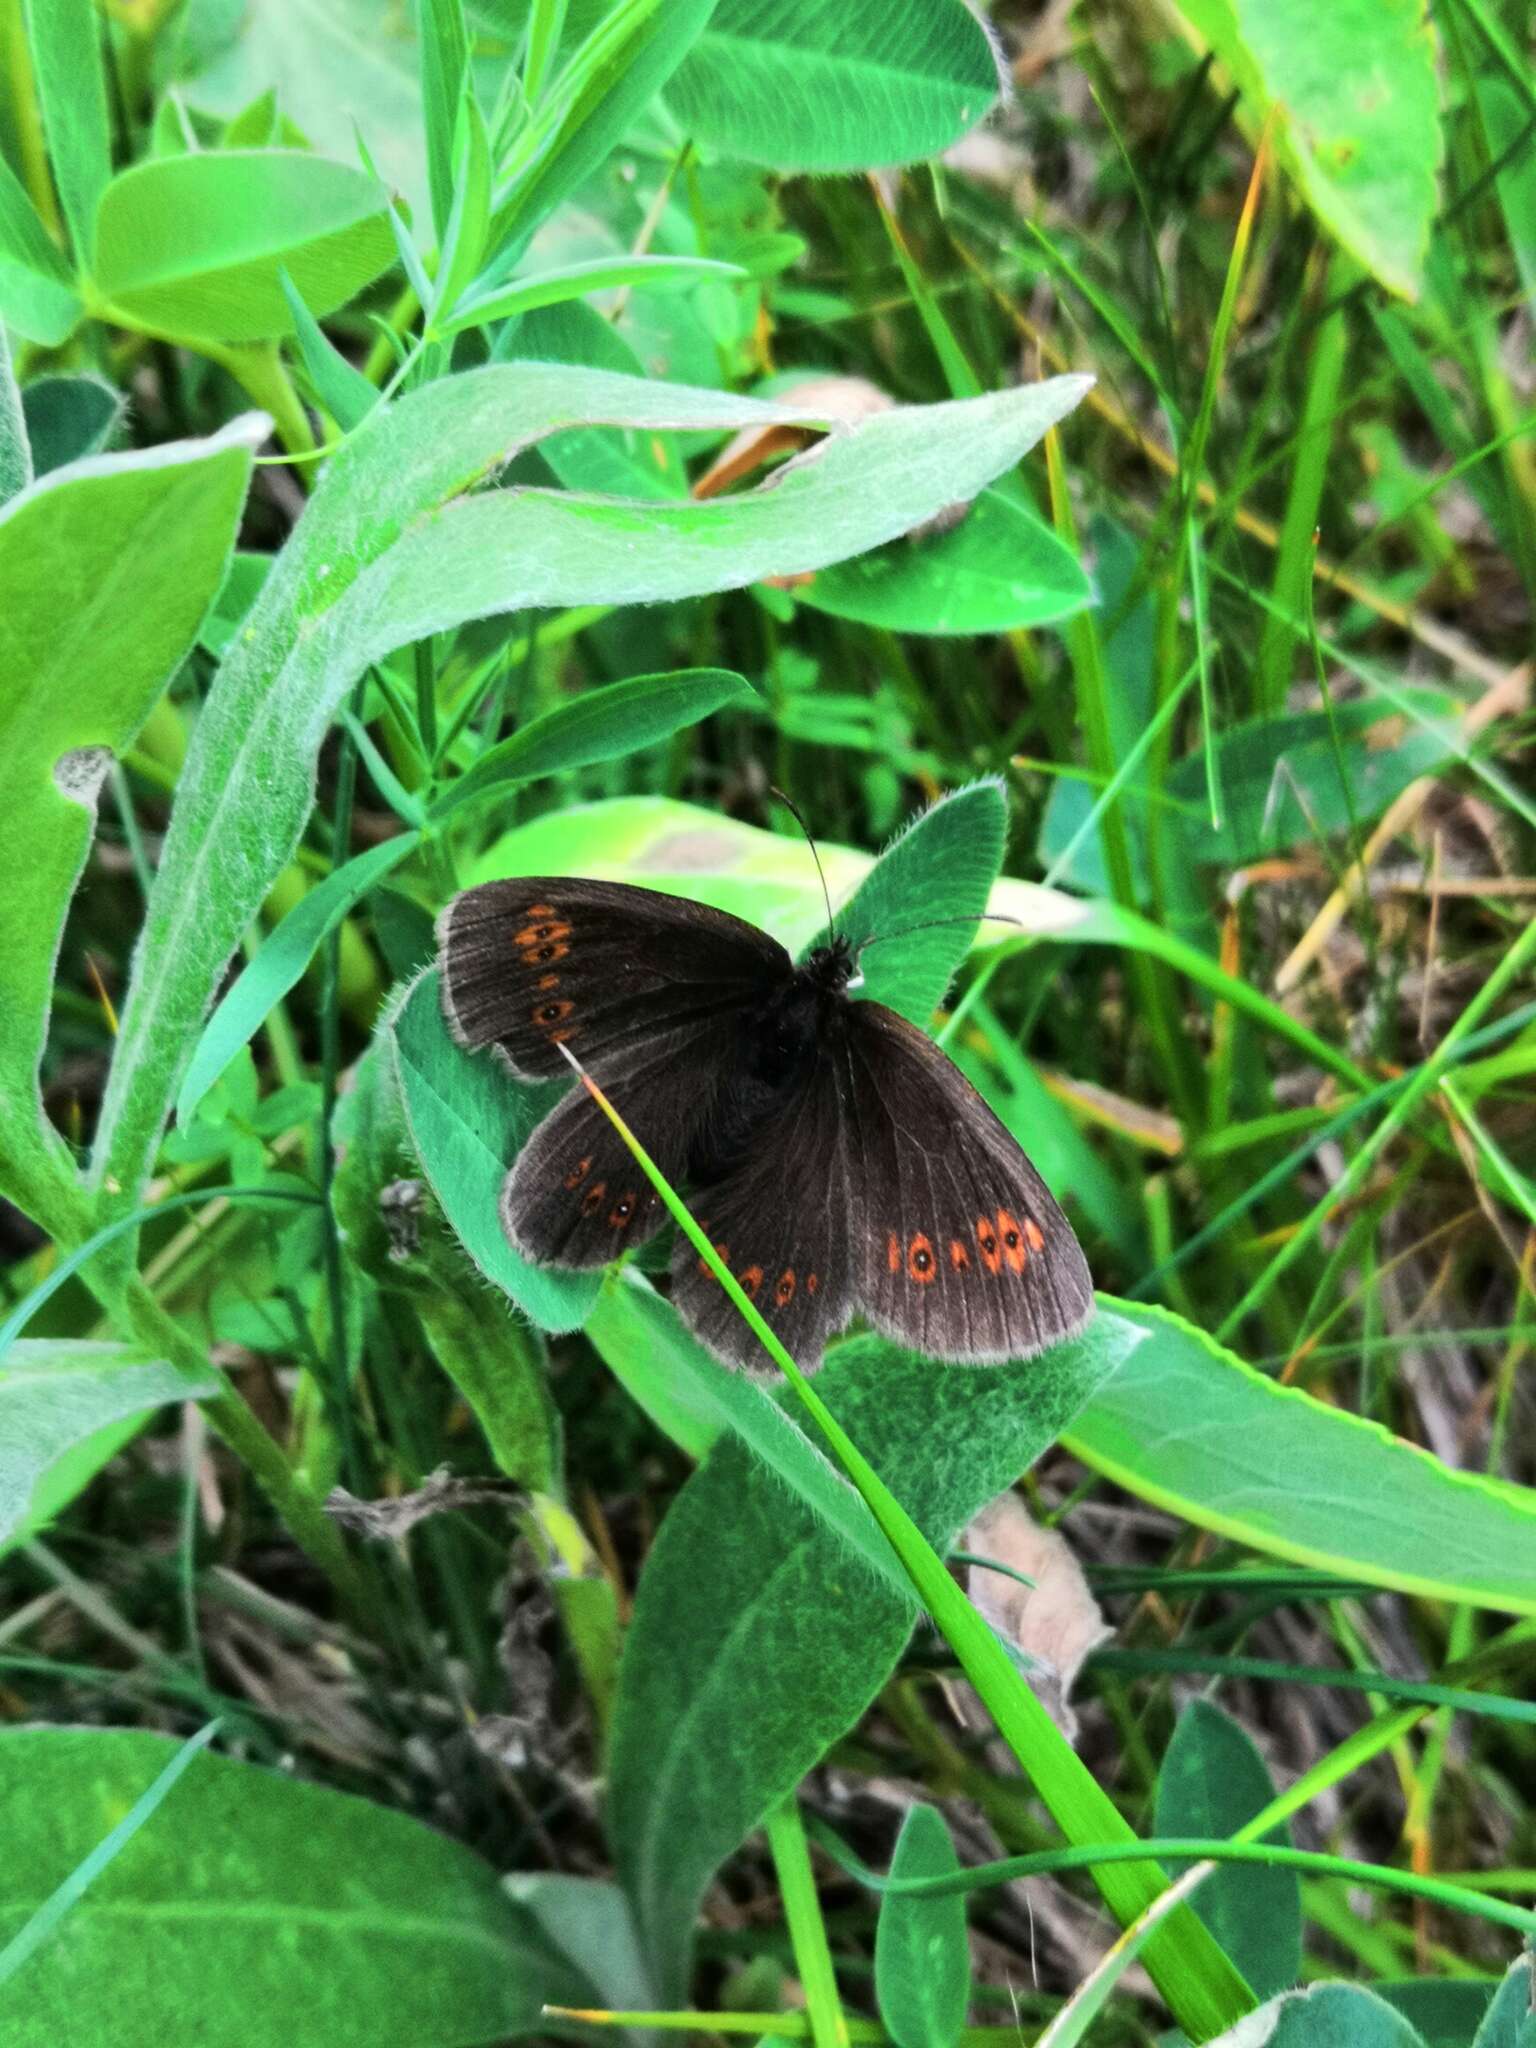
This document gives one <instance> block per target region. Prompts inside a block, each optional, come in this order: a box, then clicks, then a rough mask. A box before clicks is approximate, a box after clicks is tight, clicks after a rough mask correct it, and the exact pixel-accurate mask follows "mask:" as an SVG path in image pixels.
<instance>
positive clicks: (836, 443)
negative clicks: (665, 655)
mask: <svg viewBox="0 0 1536 2048" xmlns="http://www.w3.org/2000/svg"><path fill="white" fill-rule="evenodd" d="M1086 388H1087V381H1086V380H1085V379H1083V378H1080V377H1063V378H1056V379H1053V380H1051V381H1049V382H1047V383H1045V384H1041V385H1034V386H1031V387H1028V388H1026V389H1023V390H1018V391H1007V392H999V393H997V394H996V395H994V396H991V397H988V398H982V399H972V400H967V401H964V402H961V403H956V404H950V405H937V406H929V407H921V406H920V407H910V408H897V409H896V410H894V411H891V412H887V413H883V414H881V415H880V416H879V417H878V418H875V419H870V420H867V421H865V422H863V423H862V424H860V425H859V426H856V427H850V428H848V429H847V430H846V431H844V432H841V433H836V434H833V435H832V436H831V437H830V438H829V440H828V441H827V442H826V443H825V444H824V445H823V446H822V447H821V448H820V449H819V450H818V451H817V453H816V455H815V456H814V458H813V459H811V460H808V461H804V462H802V463H800V464H797V465H795V466H794V467H793V468H789V469H785V470H781V471H780V472H779V473H778V474H777V476H776V477H775V479H774V481H773V484H772V485H771V486H769V487H765V488H761V489H759V490H756V491H752V492H749V493H747V494H745V495H743V496H741V497H736V498H728V499H713V500H710V501H709V502H707V503H703V504H699V503H695V502H685V503H681V504H673V503H666V504H656V505H646V506H644V507H641V506H636V505H632V504H623V503H619V504H615V503H613V502H611V501H608V500H600V499H586V498H578V497H575V496H572V495H568V494H565V493H561V492H554V491H540V490H516V491H480V492H476V493H474V494H473V495H471V496H468V497H463V496H461V495H460V494H461V493H463V492H464V491H466V490H468V489H469V488H470V486H471V485H472V484H474V483H475V482H477V481H478V480H479V479H481V478H482V477H484V476H485V475H486V474H488V473H490V472H493V471H496V470H499V469H500V468H502V467H503V466H504V465H505V464H506V463H507V462H508V461H509V460H510V459H511V458H512V456H513V455H515V454H516V453H517V451H518V450H519V449H520V448H522V447H525V446H528V445H529V444H530V443H532V442H533V441H536V440H537V439H538V438H539V437H540V436H541V435H542V434H546V433H549V432H551V431H552V430H554V429H555V428H556V427H562V428H563V427H567V426H570V425H572V424H576V423H580V422H582V421H587V422H590V423H592V424H605V425H619V426H630V427H636V428H652V427H661V428H666V427H675V428H687V427H700V428H706V427H713V428H717V429H734V428H736V427H740V426H745V425H758V424H769V423H774V422H778V421H784V420H790V419H795V418H797V416H796V415H794V414H787V413H784V412H782V411H781V410H780V409H778V408H774V407H765V406H761V405H757V404H754V403H753V402H752V401H751V400H749V399H742V398H735V397H730V396H727V395H725V394H722V393H719V392H713V391H692V390H684V389H682V388H680V387H679V388H669V387H668V386H666V385H662V384H649V383H644V382H639V381H637V380H634V379H631V378H627V377H619V376H614V375H612V374H609V373H605V372H602V371H597V370H586V369H572V368H567V367H565V366H563V365H560V364H553V363H521V364H517V365H508V366H505V367H502V366H494V367H489V368H486V369H483V370H477V371H471V372H469V373H467V374H466V375H463V376H459V377H451V378H446V379H444V380H443V381H441V382H439V383H436V384H433V385H431V386H429V387H427V388H426V389H425V390H422V391H420V392H417V393H414V394H413V395H412V396H410V397H408V398H406V399H403V400H402V401H401V402H400V403H399V404H397V405H394V406H391V407H389V408H388V409H387V410H386V411H381V412H376V413H375V414H373V415H371V416H370V418H369V419H368V420H367V421H366V422H365V423H364V425H363V427H362V428H361V429H360V430H359V432H358V434H357V435H356V436H355V437H354V438H353V439H352V440H351V441H349V442H348V444H347V446H346V447H345V448H343V449H342V450H341V451H340V452H339V453H338V454H337V456H336V458H335V460H334V461H333V462H332V464H331V465H330V467H329V469H328V470H327V472H326V474H325V477H324V479H323V481H322V482H321V484H320V485H319V487H318V488H317V489H316V491H315V494H314V497H313V498H312V499H311V500H310V503H309V506H308V508H307V509H306V511H305V514H304V517H303V519H302V520H301V521H300V523H299V525H298V527H297V529H296V530H295V532H294V534H293V536H292V538H291V539H290V541H289V542H288V544H287V546H286V547H285V548H284V550H283V553H282V556H281V557H280V559H279V562H278V565H277V567H276V568H275V569H274V570H273V572H272V574H271V575H270V576H269V577H268V579H267V582H266V583H265V585H264V586H263V589H262V592H261V595H260V597H259V598H258V599H257V601H256V603H255V605H254V606H253V607H252V610H251V613H250V616H249V618H248V619H247V621H246V624H245V626H244V627H243V628H242V630H241V633H240V635H239V637H238V638H237V640H236V641H235V642H234V644H233V645H232V647H231V649H230V652H229V655H228V656H227V658H226V660H225V662H224V665H223V667H222V668H221V670H220V672H219V674H218V676H217V678H216V679H215V682H214V685H213V687H212V689H211V691H210V692H209V696H208V699H207V701H206V703H205V704H204V707H203V711H202V715H201V717H200V719H199V722H198V746H197V751H196V753H195V755H194V756H193V758H192V760H191V761H190V762H189V764H188V767H187V770H186V772H185V774H184V775H183V777H182V781H181V785H180V788H179V790H178V793H177V799H176V806H175V810H174V812H173V814H172V819H171V826H170V830H169V832H168V833H167V835H166V840H165V844H164V847H163V849H162V853H161V860H160V866H159V869H158V871H157V873H156V876H155V881H154V886H153V888H152V890H151V893H150V902H149V908H148V912H147V916H146V923H145V932H144V938H143V941H142V943H141V944H140V946H139V949H138V951H137V953H136V955H135V959H134V974H133V982H132V985H131V987H130V992H129V996H128V1000H127V1003H126V1005H125V1007H124V1010H123V1013H122V1028H121V1033H120V1035H119V1038H118V1042H117V1050H116V1056H115V1057H114V1060H113V1063H112V1071H111V1074H110V1076H109V1079H108V1084H107V1093H106V1099H105V1101H104V1103H103V1109H102V1117H101V1121H100V1125H99V1129H98V1138H97V1149H96V1153H95V1156H94V1159H93V1166H92V1171H93V1175H94V1176H95V1177H96V1179H97V1181H98V1183H100V1182H101V1181H103V1180H105V1179H107V1178H111V1179H112V1180H114V1181H115V1182H116V1184H117V1187H118V1188H120V1189H121V1190H122V1193H121V1194H116V1193H114V1194H113V1195H112V1196H111V1198H110V1199H111V1201H112V1202H114V1203H117V1204H120V1205H121V1206H124V1207H127V1206H131V1204H132V1203H133V1201H134V1200H135V1199H136V1193H137V1189H138V1188H139V1186H140V1184H141V1181H142V1177H143V1176H144V1174H145V1173H146V1172H147V1170H148V1167H149V1164H150V1161H151V1159H152V1157H153V1152H154V1147H155V1144H156V1141H157V1139H158V1136H159V1132H160V1127H161V1124H162V1121H163V1118H164V1114H165V1110H166V1107H167V1106H168V1104H169V1102H170V1101H171V1099H172V1097H173V1096H174V1093H175V1089H176V1085H177V1082H178V1080H179V1078H180V1074H181V1071H182V1066H183V1063H184V1061H185V1058H186V1056H187V1052H188V1051H189V1050H190V1047H191V1043H192V1041H193V1039H194V1038H195V1035H196V1033H197V1030H198V1027H199V1025H200V1024H201V1022H202V1018H203V1014H204V1010H205V1008H206V1006H207V1004H208V1003H209V1001H210V1000H211V998H212V995H213V992H214V989H215V987H216V985H217V982H218V978H219V976H220V974H221V973H222V972H223V968H224V963H225V962H226V961H227V959H228V958H229V956H230V954H231V953H232V952H233V951H234V949H235V947H236V945H238V943H239V941H240V937H241V934H242V933H243V932H244V931H245V929H246V928H247V926H248V925H249V923H250V920H251V918H252V917H253V916H254V915H255V914H256V911H257V909H258V908H259V906H260V904H261V902H262V900H263V899H264V897H265V895H266V893H267V891H268V890H269V889H270V887H271V885H272V882H273V881H274V879H275V878H276V876H277V875H278V874H279V873H280V872H281V870H282V868H283V867H284V866H285V864H286V863H287V861H288V860H289V859H290V857H291V856H292V853H293V849H294V847H295V845H296V844H297V842H298V837H299V834H300V832H301V830H302V828H303V824H304V820H305V818H306V816H307V814H308V811H309V805H310V798H311V793H312V790H313V786H314V763H315V757H316V754H317V752H318V750H319V746H320V743H321V740H322V739H323V738H324V735H325V733H326V731H327V729H328V727H329V724H330V721H331V718H332V716H333V715H334V713H335V711H336V709H337V708H338V706H339V704H340V702H341V700H342V698H343V697H344V696H345V694H346V692H347V691H348V690H349V689H350V688H351V687H352V685H353V683H354V682H355V681H356V680H357V678H358V676H359V675H360V674H361V673H362V672H363V670H364V669H365V668H366V667H367V665H368V663H369V662H370V661H374V660H378V659H380V658H381V657H382V656H383V655H385V654H387V653H390V652H392V651H393V650H394V649H395V648H397V647H400V646H403V645H406V644H407V643H409V642H412V641H415V640H420V639H424V638H425V637H426V636H427V635H428V634H429V633H433V632H437V631H440V630H444V629H446V628H448V627H450V626H457V625H460V624H462V623H463V622H464V621H465V620H466V619H469V618H476V617H481V616H484V615H486V614H489V613H493V612H501V611H520V610H525V609H534V608H539V607H546V606H553V605H580V604H589V603H600V604H623V603H629V602H640V601H652V600H662V599H668V598H678V597H684V596H691V595H697V594H700V593H703V592H706V591H711V590H722V589H730V588H733V587H737V586H739V585H741V584H743V583H747V582H752V581H755V580H757V579H758V578H759V577H761V576H764V575H768V574H774V573H791V574H792V573H796V572H798V571H799V570H802V569H806V568H818V567H822V566H824V565H825V564H826V563H827V562H828V561H833V560H836V559H838V558H839V557H840V556H843V555H847V554H855V553H858V552H859V551H860V550H861V549H863V548H866V547H873V546H877V545H879V543H880V542H881V541H884V540H888V539H890V538H891V536H892V535H893V534H894V533H900V532H905V531H906V530H907V529H908V528H910V527H911V526H912V525H913V524H914V523H915V522H917V521H918V520H920V519H922V518H925V517H927V516H929V515H930V514H931V513H932V512H934V511H936V510H938V509H939V508H940V507H941V506H942V505H944V504H948V503H950V502H952V501H953V499H954V498H955V497H956V496H957V495H966V494H967V493H969V492H972V491H975V490H979V489H980V488H981V486H982V485H983V484H984V483H986V482H987V481H989V480H990V478H991V477H993V476H996V475H998V474H999V473H1000V472H1001V471H1002V470H1004V469H1007V468H1010V467H1011V466H1012V465H1013V464H1014V463H1016V462H1017V461H1018V460H1019V459H1020V457H1021V456H1022V455H1023V454H1024V452H1025V451H1026V450H1027V449H1028V448H1030V447H1031V446H1033V445H1034V443H1035V442H1036V441H1037V440H1038V439H1039V437H1040V436H1041V434H1043V433H1044V432H1045V430H1046V428H1047V427H1048V426H1049V425H1050V424H1051V423H1052V421H1053V420H1055V419H1057V418H1060V417H1062V416H1063V414H1065V413H1066V412H1068V411H1070V410H1071V409H1072V407H1073V406H1074V405H1075V404H1076V403H1077V402H1078V400H1079V399H1080V398H1081V396H1082V394H1083V392H1084V391H1085V390H1086Z"/></svg>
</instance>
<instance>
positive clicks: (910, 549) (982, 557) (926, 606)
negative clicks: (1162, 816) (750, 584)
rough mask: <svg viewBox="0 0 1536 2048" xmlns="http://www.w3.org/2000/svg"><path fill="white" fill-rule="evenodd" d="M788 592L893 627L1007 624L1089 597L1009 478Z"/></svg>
mask: <svg viewBox="0 0 1536 2048" xmlns="http://www.w3.org/2000/svg"><path fill="white" fill-rule="evenodd" d="M795 596H796V598H797V599H798V600H799V602H800V603H801V604H808V605H810V606H811V608H812V609H813V610H814V611H819V612H830V613H831V614H832V616H833V617H834V618H839V619H857V620H859V621H860V622H861V623H862V624H863V625H866V626H883V627H884V628H885V629H886V630H887V632H891V633H949V634H967V633H1010V632H1013V631H1014V630H1015V629H1016V628H1018V627H1021V626H1040V625H1046V624H1050V623H1052V622H1054V621H1055V620H1058V619H1066V618H1070V617H1071V616H1072V614H1073V613H1074V612H1080V611H1082V610H1083V609H1084V607H1085V606H1087V605H1089V604H1091V603H1092V602H1093V591H1092V588H1091V586H1090V585H1089V582H1088V578H1087V577H1086V576H1085V575H1084V574H1083V569H1082V565H1081V563H1080V562H1079V561H1078V559H1077V557H1076V556H1075V555H1074V554H1073V553H1072V551H1071V549H1070V548H1068V547H1067V546H1066V544H1065V543H1064V542H1063V541H1061V540H1060V539H1058V538H1057V535H1056V533H1055V530H1054V529H1053V528H1052V527H1050V526H1049V525H1047V523H1046V522H1045V520H1043V519H1042V518H1041V517H1040V515H1039V514H1038V513H1037V512H1036V511H1035V509H1034V507H1033V506H1032V505H1031V504H1030V503H1029V500H1028V498H1027V497H1026V496H1025V494H1024V493H1023V492H1022V491H1021V490H1020V489H1019V488H1018V486H1017V485H1015V484H1012V483H1003V484H994V485H993V486H992V488H991V489H990V490H986V491H983V492H982V494H981V496H980V497H979V498H978V499H977V500H976V502H975V504H974V505H972V506H971V507H970V509H969V510H968V511H967V512H966V513H965V514H964V516H963V517H962V519H961V520H960V522H959V524H958V525H956V526H953V527H951V528H950V530H949V531H948V532H947V533H941V534H937V535H935V536H932V537H928V536H925V535H922V534H913V535H910V536H908V537H907V538H906V539H903V540H898V541H892V542H891V543H890V545H889V546H887V547H883V548H877V549H876V550H875V551H874V552H873V553H871V554H867V555H860V556H859V558H858V560H857V561H854V562H835V563H834V564H833V565H832V567H831V568H830V569H823V570H822V571H821V572H820V573H819V574H818V575H817V576H815V577H814V578H813V579H812V581H811V582H809V583H807V584H805V585H803V586H802V587H801V588H799V589H797V590H796V592H795Z"/></svg>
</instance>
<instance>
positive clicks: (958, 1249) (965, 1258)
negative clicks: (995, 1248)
mask: <svg viewBox="0 0 1536 2048" xmlns="http://www.w3.org/2000/svg"><path fill="white" fill-rule="evenodd" d="M949 1263H950V1264H951V1265H952V1266H953V1267H954V1269H955V1271H956V1272H957V1273H963V1272H964V1271H965V1269H966V1267H967V1266H969V1264H970V1263H971V1255H970V1253H969V1252H968V1251H967V1250H966V1248H965V1246H964V1245H963V1244H962V1243H961V1242H960V1240H959V1238H958V1237H952V1238H951V1239H950V1240H949Z"/></svg>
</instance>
